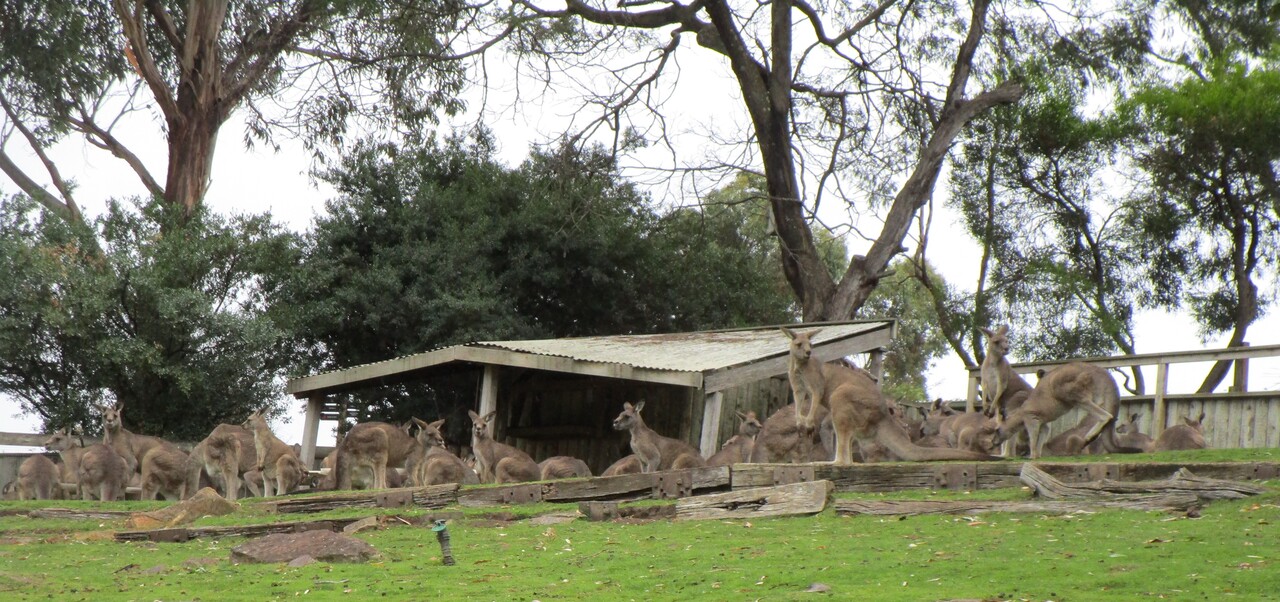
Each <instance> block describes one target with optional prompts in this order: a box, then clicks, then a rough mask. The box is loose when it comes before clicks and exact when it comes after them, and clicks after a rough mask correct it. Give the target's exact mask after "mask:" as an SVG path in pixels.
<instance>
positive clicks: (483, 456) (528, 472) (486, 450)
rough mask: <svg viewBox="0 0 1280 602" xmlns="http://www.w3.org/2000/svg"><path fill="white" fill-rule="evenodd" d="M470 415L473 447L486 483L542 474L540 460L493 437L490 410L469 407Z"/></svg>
mask: <svg viewBox="0 0 1280 602" xmlns="http://www.w3.org/2000/svg"><path fill="white" fill-rule="evenodd" d="M467 414H468V415H469V416H471V449H472V451H474V452H475V454H476V472H478V473H479V474H480V480H481V481H483V482H485V483H523V482H527V481H536V480H538V479H540V478H542V471H541V470H540V469H539V468H538V463H537V462H534V461H533V458H531V457H529V454H526V453H524V452H523V451H520V450H518V449H516V448H514V447H512V446H510V445H507V444H505V443H500V442H498V441H494V439H493V433H492V432H491V431H490V430H489V427H490V423H491V422H492V421H493V416H494V415H495V414H497V412H489V413H488V414H486V415H484V416H481V415H479V414H477V413H475V411H473V410H467Z"/></svg>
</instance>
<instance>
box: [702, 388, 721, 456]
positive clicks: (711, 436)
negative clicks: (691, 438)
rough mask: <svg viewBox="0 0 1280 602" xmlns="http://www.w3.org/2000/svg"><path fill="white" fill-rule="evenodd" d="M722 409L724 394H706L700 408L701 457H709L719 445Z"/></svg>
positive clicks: (717, 392)
mask: <svg viewBox="0 0 1280 602" xmlns="http://www.w3.org/2000/svg"><path fill="white" fill-rule="evenodd" d="M723 407H724V393H721V392H719V391H716V392H715V393H708V394H707V400H706V403H705V404H704V405H703V408H702V442H701V445H699V448H700V449H701V451H702V457H704V458H708V457H711V454H714V453H716V451H717V450H716V448H717V447H719V443H720V410H721V408H723Z"/></svg>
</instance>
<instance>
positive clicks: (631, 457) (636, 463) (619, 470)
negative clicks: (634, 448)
mask: <svg viewBox="0 0 1280 602" xmlns="http://www.w3.org/2000/svg"><path fill="white" fill-rule="evenodd" d="M642 471H643V468H642V467H641V466H640V458H639V457H638V456H636V455H635V454H628V455H626V456H623V457H622V459H620V460H618V461H617V462H614V463H613V464H610V465H609V467H608V468H606V469H604V472H602V473H600V476H602V477H616V476H618V475H624V474H640V473H641V472H642Z"/></svg>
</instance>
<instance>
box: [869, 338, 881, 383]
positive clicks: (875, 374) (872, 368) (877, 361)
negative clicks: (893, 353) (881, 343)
mask: <svg viewBox="0 0 1280 602" xmlns="http://www.w3.org/2000/svg"><path fill="white" fill-rule="evenodd" d="M868 355H869V356H870V357H869V358H868V360H867V372H870V373H871V378H874V379H876V386H877V387H880V388H882V389H883V388H884V387H883V386H882V385H881V384H880V381H881V380H883V379H884V349H879V348H877V349H872V350H871V351H869V352H868Z"/></svg>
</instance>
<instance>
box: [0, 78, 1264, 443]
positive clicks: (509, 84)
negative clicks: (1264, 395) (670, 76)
mask: <svg viewBox="0 0 1280 602" xmlns="http://www.w3.org/2000/svg"><path fill="white" fill-rule="evenodd" d="M704 54H705V53H704ZM679 66H680V67H681V69H682V71H681V72H680V74H679V75H680V84H679V86H677V89H676V90H675V91H674V92H673V93H672V96H671V97H670V99H669V102H668V105H669V106H670V107H673V108H679V110H672V111H670V112H669V115H668V119H669V126H670V129H671V131H675V132H697V131H701V130H705V129H706V128H710V127H717V128H721V127H724V125H725V124H726V122H727V123H729V124H731V125H730V128H732V127H735V126H739V125H741V123H742V122H743V121H744V120H745V117H744V116H743V111H742V109H741V103H740V102H739V101H738V100H737V98H736V95H737V85H736V83H735V82H733V81H732V80H731V79H730V78H729V75H728V73H727V70H726V69H724V68H722V67H721V66H719V65H717V64H715V62H714V61H711V62H708V63H706V64H702V63H683V64H680V65H679ZM495 67H497V65H495V64H494V62H493V61H491V63H490V73H491V76H492V77H491V79H490V82H489V83H490V91H489V96H488V102H489V105H488V107H489V109H490V110H491V111H494V112H495V114H492V115H489V116H488V117H487V118H486V122H487V123H488V124H489V126H490V127H491V128H493V130H494V132H495V134H496V135H497V139H498V143H499V154H500V156H501V157H502V159H503V160H505V161H507V162H508V163H509V164H512V165H514V164H516V163H518V162H519V161H520V160H522V159H523V158H524V157H525V156H526V154H527V150H528V146H529V144H531V143H537V142H543V141H545V140H546V139H548V138H549V137H552V136H554V135H556V134H558V133H560V132H561V131H563V129H564V127H565V126H564V124H565V123H567V122H568V120H571V119H574V118H575V116H576V117H577V118H579V119H581V117H582V115H581V112H579V111H577V109H578V105H577V104H576V103H575V102H573V101H572V100H571V99H564V98H555V97H553V96H549V97H546V98H543V99H535V98H533V97H532V96H530V94H529V90H527V89H526V90H524V97H523V99H522V101H521V104H520V107H519V108H520V110H519V111H509V110H506V109H507V108H508V107H507V106H504V104H503V103H506V104H507V105H509V104H511V101H509V100H503V99H504V98H511V96H509V94H510V93H511V91H512V90H514V88H515V85H514V80H513V79H511V78H510V76H509V75H508V76H503V75H501V74H502V73H504V72H506V71H507V70H505V69H500V68H495ZM476 94H477V93H476V92H473V93H472V94H471V100H470V102H471V106H473V107H478V106H479V105H480V102H479V97H478V96H477V95H476ZM709 99H711V100H710V101H709ZM716 99H721V100H722V102H721V101H717V100H716ZM471 117H472V118H474V115H472V116H471ZM459 122H460V123H465V120H459ZM242 134H243V127H242V124H241V122H240V121H239V120H238V119H235V118H233V119H232V120H231V121H230V122H228V124H227V125H226V126H224V127H223V129H222V132H221V139H220V141H219V144H218V148H217V153H216V155H215V161H214V170H213V180H212V183H211V186H210V188H209V193H208V196H207V197H206V203H208V205H209V206H210V207H212V208H213V209H214V210H216V211H219V212H254V213H257V212H263V211H269V212H270V213H271V214H272V215H273V216H275V218H276V219H277V220H279V221H281V222H283V223H285V224H287V225H288V226H289V227H291V228H293V229H295V230H298V231H301V230H304V229H306V228H307V227H308V226H309V225H310V223H311V221H312V219H313V217H314V216H315V215H316V214H317V213H319V212H321V211H323V210H324V206H323V204H324V201H325V200H326V199H328V198H330V197H331V196H332V190H331V189H330V188H328V187H327V186H325V185H323V184H320V183H317V182H314V181H312V180H311V179H310V178H309V177H308V175H307V174H308V171H309V169H310V167H311V162H310V157H309V155H308V154H307V152H306V151H305V150H303V148H302V146H301V144H299V143H296V142H294V141H290V140H284V139H281V140H278V142H279V143H280V144H281V146H282V147H283V148H282V150H281V152H279V153H275V152H273V151H271V150H270V149H267V148H264V147H262V146H259V147H258V148H256V149H255V150H252V151H249V150H246V149H245V148H244V146H243V144H242V143H241V136H242ZM117 135H118V136H120V137H121V138H122V139H123V140H124V142H125V143H126V145H128V146H129V147H130V148H131V149H133V150H134V152H135V153H137V154H139V155H140V157H141V158H142V160H143V161H144V162H145V163H146V165H147V166H148V167H149V168H150V169H151V171H152V174H153V175H154V176H155V177H156V178H157V180H159V181H161V182H163V179H164V170H165V169H164V168H165V146H164V142H163V139H162V134H161V130H160V128H159V127H158V124H157V121H156V120H155V119H154V117H153V116H149V115H146V114H138V115H135V116H133V117H132V118H130V120H129V121H127V122H125V123H124V124H122V127H119V128H118V129H117ZM685 140H687V142H684V143H683V144H684V145H687V147H688V150H685V148H684V147H683V146H682V147H681V149H680V152H681V156H680V157H678V159H677V160H678V161H680V162H681V163H683V164H686V165H689V164H696V163H697V162H699V161H701V160H702V159H703V158H704V157H705V156H706V155H707V154H708V153H709V152H710V151H711V150H714V149H712V148H711V144H712V143H710V142H707V140H706V139H705V138H700V137H698V136H697V135H696V134H691V135H690V137H689V138H685ZM650 152H652V153H657V154H655V155H651V157H652V158H653V160H652V161H653V162H652V164H658V165H662V164H665V163H669V162H670V155H669V154H665V153H666V151H665V150H664V149H661V148H655V149H652V150H651V151H650ZM52 156H53V159H54V160H55V162H56V163H57V164H58V166H59V168H60V169H61V171H62V173H63V174H64V176H67V177H70V178H73V179H75V181H76V182H77V183H78V185H79V187H78V189H77V200H78V201H79V202H80V203H81V205H82V207H83V209H84V210H85V211H86V213H88V214H91V215H96V214H99V213H100V212H101V211H102V209H103V207H104V206H105V201H106V200H107V199H109V198H113V197H125V196H130V195H137V194H140V193H141V192H142V188H141V185H140V184H138V180H137V178H136V177H135V176H134V175H133V173H132V172H131V171H130V170H129V169H128V168H127V167H126V166H125V165H124V164H123V163H122V162H120V161H119V160H117V159H115V158H113V157H111V156H109V155H107V154H105V153H103V152H101V151H98V150H97V149H94V148H92V147H88V146H87V145H85V144H83V143H81V142H80V141H79V140H69V141H67V142H64V143H62V144H60V145H58V146H57V147H55V148H54V149H53V151H52ZM27 159H28V162H27V163H26V165H27V166H28V167H29V168H30V171H29V172H28V173H30V174H32V175H38V174H39V173H40V172H38V171H37V170H36V169H35V166H34V165H33V163H32V162H31V161H32V160H31V158H30V157H28V158H27ZM633 161H636V162H645V161H646V157H645V155H640V156H638V157H636V158H634V159H633ZM633 173H634V175H635V176H636V177H638V178H640V179H643V180H645V181H652V180H653V179H654V173H653V172H652V171H647V172H646V171H635V172H633ZM629 175H631V174H629ZM15 190H16V187H14V186H13V185H12V184H11V183H10V182H9V181H8V180H7V179H0V192H3V193H5V194H9V193H12V192H14V191H15ZM671 190H672V188H671V186H669V185H668V186H661V185H660V186H658V187H657V188H656V189H655V191H654V193H655V196H657V197H659V198H670V197H669V194H670V191H671ZM945 195H946V190H945V177H944V178H942V179H940V181H939V186H938V192H937V194H936V195H935V201H936V202H935V206H936V207H938V213H937V214H936V215H935V217H934V228H933V233H932V234H931V242H930V250H929V255H930V256H929V259H930V261H931V262H932V263H933V264H934V265H935V267H936V269H937V270H938V271H939V273H941V274H942V275H943V276H944V277H945V278H947V280H948V281H949V282H952V283H953V284H958V285H959V286H966V285H969V284H970V283H973V282H975V281H976V279H977V258H978V257H979V249H978V247H977V245H976V244H975V243H974V242H973V241H972V240H970V239H968V237H967V236H966V235H965V234H964V228H963V226H962V225H961V224H960V222H959V221H958V218H957V216H956V215H954V214H952V213H950V212H948V211H947V210H945V209H944V205H945V203H943V202H942V200H943V198H945ZM836 204H837V203H834V202H831V201H830V200H828V201H827V202H826V203H824V206H825V207H829V208H830V210H831V211H833V212H835V213H833V214H829V215H828V214H825V212H824V215H823V218H824V221H827V222H828V223H834V224H844V225H848V221H849V217H848V216H847V215H845V213H844V211H843V210H841V209H840V208H839V207H835V205H836ZM863 219H866V220H870V219H872V218H870V217H865V218H863ZM857 225H858V227H859V228H860V229H861V230H863V231H870V232H875V231H878V229H879V228H878V225H874V224H870V223H862V224H857ZM860 245H861V246H860ZM850 246H851V249H850V250H851V251H852V252H853V253H862V252H865V244H864V243H862V242H861V241H852V243H851V244H850ZM908 246H911V243H910V242H908ZM1274 292H1275V291H1270V293H1272V294H1274ZM1135 329H1136V333H1135V334H1136V339H1137V341H1138V351H1139V352H1140V353H1143V352H1157V351H1178V350H1188V349H1202V348H1219V347H1222V346H1223V345H1224V344H1225V342H1226V339H1227V337H1226V336H1223V337H1220V338H1216V339H1212V340H1209V341H1206V342H1203V343H1202V342H1201V341H1200V340H1199V338H1198V336H1197V334H1196V325H1195V324H1194V323H1193V322H1192V321H1191V320H1190V318H1189V317H1187V316H1185V315H1180V314H1168V313H1166V312H1158V311H1148V312H1142V313H1139V314H1138V315H1137V317H1136V320H1135ZM1013 339H1014V340H1013V343H1014V352H1013V354H1012V355H1013V357H1014V359H1015V360H1016V358H1017V348H1016V346H1017V326H1016V324H1015V325H1014V327H1013ZM1248 340H1249V341H1250V342H1252V343H1254V344H1255V345H1266V344H1276V343H1280V317H1277V315H1276V314H1275V313H1274V312H1273V315H1271V316H1267V317H1264V318H1263V319H1262V320H1260V321H1258V322H1257V323H1255V324H1254V325H1253V326H1252V327H1251V328H1250V335H1249V337H1248ZM1207 369H1208V365H1207V364H1204V365H1201V364H1183V365H1179V366H1177V367H1175V368H1173V369H1171V370H1170V392H1172V393H1177V392H1189V391H1191V390H1194V387H1195V386H1197V385H1198V384H1199V382H1200V380H1201V379H1202V378H1203V376H1204V373H1205V371H1206V370H1207ZM965 376H966V375H965V373H964V370H963V364H962V363H961V362H960V360H959V359H956V358H954V357H953V356H947V357H945V358H943V359H942V360H940V361H938V362H937V363H936V364H935V365H934V366H933V367H932V368H931V369H930V371H929V389H930V394H931V395H932V396H935V397H938V396H940V397H943V398H947V399H963V398H964V396H965V392H966V378H965ZM1147 377H1148V382H1154V371H1153V370H1150V369H1148V372H1147ZM1228 382H1229V381H1228ZM1250 388H1251V389H1255V390H1262V389H1271V390H1280V358H1273V359H1270V360H1258V361H1254V362H1253V363H1252V364H1251V366H1250ZM289 407H290V408H291V409H290V411H289V412H287V415H286V416H285V417H284V419H283V420H281V421H278V422H277V423H276V424H275V425H274V427H275V429H276V431H277V434H278V435H279V436H280V437H281V438H282V439H284V440H285V441H286V442H289V443H297V442H301V440H302V434H301V431H302V412H303V407H304V404H303V402H302V401H296V400H292V399H290V400H289ZM10 418H11V420H6V422H5V425H4V427H3V429H0V430H5V431H11V432H33V431H35V430H36V429H38V425H39V421H38V420H37V419H35V418H34V417H30V416H22V415H20V414H19V408H18V404H17V402H16V401H15V400H12V399H3V398H0V420H4V419H10ZM332 426H333V425H332V423H323V424H322V425H321V435H320V441H319V443H320V444H321V445H327V444H332V433H331V430H332Z"/></svg>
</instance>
